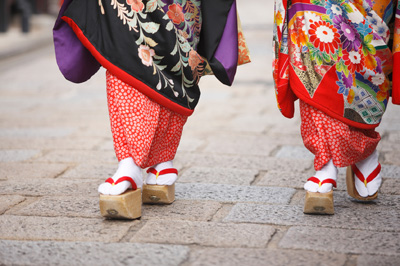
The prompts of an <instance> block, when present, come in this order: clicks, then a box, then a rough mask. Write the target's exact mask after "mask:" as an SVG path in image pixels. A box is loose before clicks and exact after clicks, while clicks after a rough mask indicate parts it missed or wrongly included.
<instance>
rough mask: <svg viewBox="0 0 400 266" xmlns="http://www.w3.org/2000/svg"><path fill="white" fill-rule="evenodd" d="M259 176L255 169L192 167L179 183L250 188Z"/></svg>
mask: <svg viewBox="0 0 400 266" xmlns="http://www.w3.org/2000/svg"><path fill="white" fill-rule="evenodd" d="M257 174H258V171H257V170H255V169H252V170H251V169H249V170H246V169H232V168H208V167H190V168H189V169H187V170H185V171H184V173H183V174H182V175H181V176H180V177H179V179H178V182H180V183H209V184H230V185H243V186H249V185H250V184H251V183H252V181H253V180H254V179H255V177H256V175H257Z"/></svg>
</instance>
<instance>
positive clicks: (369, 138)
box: [300, 101, 381, 196]
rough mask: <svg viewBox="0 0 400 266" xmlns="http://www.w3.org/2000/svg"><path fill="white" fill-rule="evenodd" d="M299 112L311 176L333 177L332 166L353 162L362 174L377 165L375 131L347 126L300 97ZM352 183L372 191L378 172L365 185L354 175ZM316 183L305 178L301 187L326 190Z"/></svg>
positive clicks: (360, 188)
mask: <svg viewBox="0 0 400 266" xmlns="http://www.w3.org/2000/svg"><path fill="white" fill-rule="evenodd" d="M300 113H301V133H302V137H303V141H304V145H305V146H306V147H307V148H308V149H309V150H310V151H311V152H312V153H313V154H314V155H315V160H314V168H315V170H316V171H317V172H316V174H315V176H316V177H317V178H318V179H319V180H320V181H323V180H325V179H333V180H335V181H336V175H337V170H336V167H346V166H349V165H356V166H357V168H358V169H359V170H360V172H361V173H362V174H363V175H364V176H365V178H367V177H368V176H370V175H371V173H372V172H373V171H374V170H375V169H377V167H378V165H379V164H378V155H377V152H376V146H377V145H378V143H379V141H380V135H379V133H378V132H376V131H375V130H365V129H357V128H354V127H350V126H348V125H346V124H344V123H343V122H341V121H338V120H336V119H334V118H332V117H329V116H328V115H326V114H324V113H323V112H321V111H319V110H317V109H315V108H314V107H312V106H310V105H308V104H306V103H304V102H303V101H300ZM353 168H354V167H353ZM311 183H314V184H311ZM355 184H356V188H357V190H359V193H361V194H362V195H367V194H366V192H365V191H366V190H369V189H368V188H369V187H371V188H370V190H371V193H372V192H373V191H374V193H375V192H376V191H377V189H378V188H379V186H380V184H381V181H380V175H379V176H378V177H377V179H376V180H375V181H374V182H370V183H368V184H367V187H368V188H367V187H366V186H365V184H364V182H362V181H360V180H359V179H358V178H356V180H355ZM361 184H362V185H361ZM317 186H318V184H316V183H315V182H312V181H308V182H307V183H306V185H305V189H306V190H307V191H310V192H316V190H317V192H322V193H324V192H326V190H327V189H324V188H322V186H321V187H320V188H319V190H318V189H317V188H316V187H317ZM361 194H360V195H361ZM368 194H369V192H368ZM367 196H368V195H367Z"/></svg>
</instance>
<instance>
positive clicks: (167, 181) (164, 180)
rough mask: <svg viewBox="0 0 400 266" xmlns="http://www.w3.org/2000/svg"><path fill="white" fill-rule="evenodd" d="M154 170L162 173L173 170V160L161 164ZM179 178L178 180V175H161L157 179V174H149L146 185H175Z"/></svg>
mask: <svg viewBox="0 0 400 266" xmlns="http://www.w3.org/2000/svg"><path fill="white" fill-rule="evenodd" d="M153 168H154V169H156V171H157V172H160V171H162V170H164V169H168V168H173V165H172V160H171V161H168V162H163V163H159V164H157V165H155V166H153ZM177 178H178V176H177V175H176V174H164V175H159V176H158V177H156V175H155V174H153V173H148V175H147V178H146V181H145V183H146V184H147V185H160V186H163V185H167V186H170V185H172V184H173V183H175V181H176V179H177Z"/></svg>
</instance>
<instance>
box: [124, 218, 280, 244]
mask: <svg viewBox="0 0 400 266" xmlns="http://www.w3.org/2000/svg"><path fill="white" fill-rule="evenodd" d="M274 232H275V229H274V228H273V227H271V226H267V225H257V224H228V223H214V222H191V221H148V222H146V224H145V225H144V226H143V227H142V228H141V229H140V230H139V231H138V232H137V233H136V234H135V235H134V237H133V238H132V239H131V241H132V242H147V243H168V244H169V243H171V244H186V245H188V244H196V245H201V246H213V247H249V248H250V247H252V248H254V247H259V248H262V247H265V246H266V244H267V243H268V241H269V240H270V239H271V237H272V235H273V234H274Z"/></svg>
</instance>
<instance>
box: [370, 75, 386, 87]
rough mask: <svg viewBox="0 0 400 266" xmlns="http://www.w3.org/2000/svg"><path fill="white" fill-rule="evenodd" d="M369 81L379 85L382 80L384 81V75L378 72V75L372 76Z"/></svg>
mask: <svg viewBox="0 0 400 266" xmlns="http://www.w3.org/2000/svg"><path fill="white" fill-rule="evenodd" d="M371 81H372V83H373V84H374V85H377V86H379V85H381V84H383V82H385V75H384V74H383V73H382V74H378V75H376V76H374V77H372V78H371Z"/></svg>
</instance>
